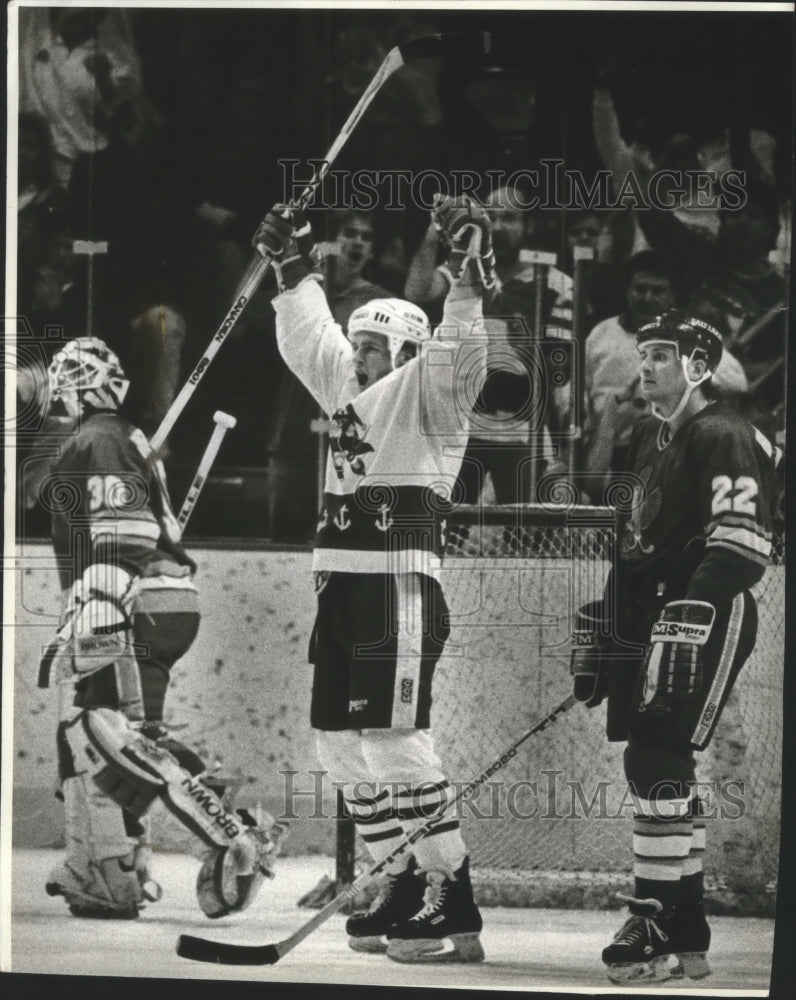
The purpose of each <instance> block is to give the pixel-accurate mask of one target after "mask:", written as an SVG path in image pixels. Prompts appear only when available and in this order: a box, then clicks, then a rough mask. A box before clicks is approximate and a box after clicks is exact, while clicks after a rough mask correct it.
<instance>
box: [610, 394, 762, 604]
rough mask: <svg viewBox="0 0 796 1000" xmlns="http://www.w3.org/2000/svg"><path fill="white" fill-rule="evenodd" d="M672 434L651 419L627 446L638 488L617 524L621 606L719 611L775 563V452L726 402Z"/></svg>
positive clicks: (716, 404)
mask: <svg viewBox="0 0 796 1000" xmlns="http://www.w3.org/2000/svg"><path fill="white" fill-rule="evenodd" d="M667 432H668V427H667V425H665V424H663V423H661V422H660V421H659V420H657V419H656V418H655V417H648V418H646V419H644V420H642V421H640V422H639V424H638V425H637V426H636V428H635V430H634V432H633V435H632V437H631V440H630V448H629V452H628V463H627V471H628V472H631V473H633V474H634V475H635V476H636V477H637V483H636V485H635V487H634V496H633V504H632V511H631V512H630V513H629V515H627V516H624V517H623V518H622V519H621V520H620V537H619V558H618V565H617V575H618V580H619V595H620V603H622V602H626V603H629V604H633V603H634V602H644V601H648V600H653V601H655V599H658V600H659V601H660V603H661V604H662V603H665V602H668V601H671V600H678V599H682V598H687V599H690V600H701V601H709V602H710V603H711V604H713V605H714V606H716V607H717V608H719V607H721V606H723V605H725V604H726V603H727V602H728V601H730V600H731V599H732V598H733V597H734V596H735V595H736V594H738V593H740V592H741V591H742V590H746V589H748V588H749V587H751V586H753V585H754V584H755V583H757V582H758V580H760V578H761V577H762V576H763V573H764V572H765V568H766V566H767V564H768V561H769V557H770V554H771V505H772V493H773V481H774V469H775V449H774V447H773V445H772V444H771V443H770V442H769V440H768V439H767V438H766V437H765V436H764V435H763V434H762V433H761V432H760V431H759V430H757V428H755V427H753V426H752V425H751V424H750V423H749V422H748V421H746V420H744V419H743V418H742V417H740V416H738V414H737V413H735V412H734V411H733V410H732V409H730V408H729V407H727V406H725V405H723V404H721V403H712V404H710V405H709V406H707V407H705V409H703V410H701V411H700V412H699V413H698V414H696V416H694V417H692V418H691V419H690V420H688V421H687V422H686V423H685V424H683V425H682V426H681V427H680V428H679V429H678V430H677V431H676V433H675V434H674V436H673V437H672V438H671V440H669V441H668V443H667V442H666V437H665V434H666V433H667Z"/></svg>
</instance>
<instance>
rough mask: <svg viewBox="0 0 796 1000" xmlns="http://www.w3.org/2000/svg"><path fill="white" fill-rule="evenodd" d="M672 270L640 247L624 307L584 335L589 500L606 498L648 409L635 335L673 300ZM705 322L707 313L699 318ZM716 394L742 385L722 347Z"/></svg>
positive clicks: (627, 277) (735, 391)
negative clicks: (641, 417)
mask: <svg viewBox="0 0 796 1000" xmlns="http://www.w3.org/2000/svg"><path fill="white" fill-rule="evenodd" d="M675 273H676V272H675V271H674V270H673V269H672V268H671V267H670V266H669V265H668V264H667V263H666V261H665V260H664V258H662V257H661V256H660V255H658V254H655V253H654V252H653V251H650V250H643V251H641V252H640V253H637V254H635V255H634V256H633V257H631V258H630V260H629V261H628V263H627V264H626V266H625V270H624V293H625V308H624V310H623V312H622V313H620V314H619V315H618V316H612V317H610V318H609V319H606V320H604V321H603V322H602V323H599V324H598V325H597V326H595V328H594V329H593V330H592V331H591V333H590V334H589V336H588V337H587V338H586V345H585V354H584V359H585V364H584V409H585V427H584V444H585V456H584V470H585V471H586V472H587V473H588V474H589V479H588V486H589V492H590V494H591V499H592V501H593V502H594V503H598V504H599V503H604V502H606V499H605V496H604V491H605V488H606V487H607V486H608V484H609V482H610V479H611V474H612V473H616V472H618V471H620V470H621V469H623V468H624V467H625V457H626V453H627V446H628V443H629V441H630V435H631V432H632V430H633V427H634V426H635V424H636V423H637V421H638V419H639V417H640V416H641V415H642V414H643V413H644V412H646V411H647V410H648V404H647V403H646V401H645V400H644V399H643V397H642V395H641V393H640V391H639V354H638V347H637V343H636V333H637V331H638V330H639V329H640V328H641V327H642V326H644V325H645V324H646V323H649V322H651V321H652V320H653V319H654V318H655V317H656V316H658V315H660V314H661V313H663V312H665V311H666V310H667V309H670V308H671V307H672V306H673V305H674V304H675V299H676V294H675V292H676V288H675ZM700 318H704V319H705V320H707V321H710V320H712V318H713V317H712V316H711V315H707V314H705V315H704V316H700ZM713 385H714V388H715V389H716V391H717V392H718V393H719V394H722V395H724V396H725V398H726V397H727V396H737V395H739V394H742V393H744V392H746V391H747V389H748V385H747V380H746V377H745V375H744V372H743V369H742V367H741V365H740V364H739V362H738V361H737V360H736V359H735V358H734V357H733V356H732V355H731V354H730V352H729V351H727V350H725V351H724V353H723V356H722V360H721V362H720V364H719V366H718V368H717V370H716V372H715V374H714V377H713Z"/></svg>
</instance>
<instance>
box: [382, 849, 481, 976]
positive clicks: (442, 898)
mask: <svg viewBox="0 0 796 1000" xmlns="http://www.w3.org/2000/svg"><path fill="white" fill-rule="evenodd" d="M426 881H427V883H428V885H427V888H426V891H425V895H424V897H423V901H424V903H423V908H422V909H421V910H420V911H419V912H418V913H417V914H415V916H414V917H412V918H411V919H410V920H407V921H406V922H405V923H403V924H398V925H396V926H395V927H393V928H392V929H391V930H389V931H388V932H387V957H388V958H391V959H393V961H395V962H482V961H483V960H484V949H483V948H482V947H481V941H480V938H479V934H480V932H481V928H482V926H483V922H482V920H481V914H480V912H479V910H478V907H477V906H476V904H475V900H474V899H473V889H472V885H471V884H470V866H469V860H468V859H467V858H465V860H464V863H463V864H462V866H461V868H459V869H458V871H456V872H455V873H453V874H451V873H450V872H447V871H436V870H435V871H429V872H427V873H426Z"/></svg>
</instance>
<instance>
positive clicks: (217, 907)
mask: <svg viewBox="0 0 796 1000" xmlns="http://www.w3.org/2000/svg"><path fill="white" fill-rule="evenodd" d="M238 816H239V817H240V819H241V822H242V823H243V824H244V825H245V827H246V831H245V833H244V835H243V836H242V837H241V838H240V840H239V841H238V843H236V844H233V845H232V846H231V847H226V848H222V849H221V850H218V851H213V852H212V854H210V856H209V857H207V858H206V859H205V861H204V864H203V865H202V867H201V868H200V870H199V875H198V877H197V880H196V897H197V899H198V901H199V906H200V907H201V909H202V912H203V913H204V914H205V916H207V917H210V918H211V919H213V920H215V919H217V918H218V917H225V916H228V915H229V914H230V913H237V912H239V911H240V910H245V909H246V908H247V907H248V906H250V905H251V903H252V902H253V901H254V899H255V897H256V896H257V893H258V892H259V891H260V887H261V886H262V884H263V882H264V881H265V879H266V878H273V877H274V871H273V869H274V862H275V861H276V858H277V855H278V854H279V842H280V839H281V838H282V837H283V836H284V834H285V832H286V827H285V826H284V825H282V824H281V823H277V822H276V821H275V820H274V819H273V817H272V816H269V815H268V814H265V815H263V816H261V817H260V818H259V820H255V819H254V817H253V816H251V814H250V813H248V812H247V811H246V810H245V809H240V810H238Z"/></svg>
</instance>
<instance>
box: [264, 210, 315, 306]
mask: <svg viewBox="0 0 796 1000" xmlns="http://www.w3.org/2000/svg"><path fill="white" fill-rule="evenodd" d="M252 244H253V245H254V247H255V249H256V250H257V251H258V252H259V253H261V254H262V255H263V256H265V255H266V254H268V255H269V256H270V257H271V266H272V267H273V269H274V274H275V275H276V283H277V286H278V288H279V291H280V292H284V291H285V290H286V289H288V288H295V287H296V285H298V284H299V282H300V281H302V280H303V279H304V278H306V277H307V276H308V275H310V274H315V275H318V272H319V271H320V256H319V254H318V252H317V250H316V247H315V242H314V240H313V237H312V227H311V226H310V223H309V221H308V220H307V218H306V216H305V215H304V212H302V211H301V210H300V209H296V208H290V207H289V206H287V205H274V207H273V208H272V209H271V211H270V212H269V213H268V215H266V217H265V218H264V219H263V221H262V222H261V223H260V225H259V226H258V227H257V232H256V233H255V234H254V237H253V239H252ZM318 276H319V275H318Z"/></svg>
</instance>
